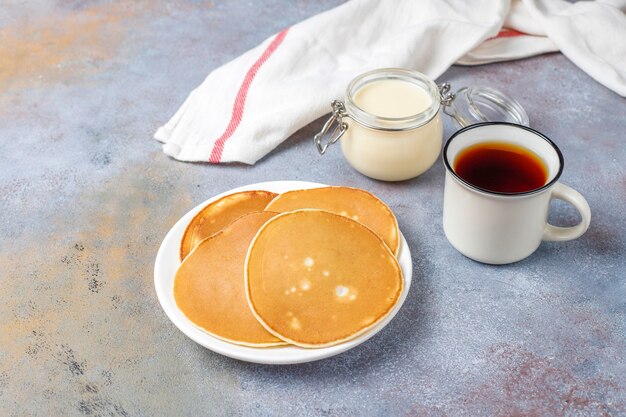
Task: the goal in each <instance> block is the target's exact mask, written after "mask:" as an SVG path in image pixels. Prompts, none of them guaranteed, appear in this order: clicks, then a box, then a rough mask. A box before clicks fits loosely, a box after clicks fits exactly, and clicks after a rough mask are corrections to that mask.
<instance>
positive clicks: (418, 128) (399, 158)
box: [314, 68, 528, 181]
mask: <svg viewBox="0 0 626 417" xmlns="http://www.w3.org/2000/svg"><path fill="white" fill-rule="evenodd" d="M331 106H332V114H331V116H330V118H329V119H328V121H327V122H326V124H325V125H324V127H323V129H322V131H321V132H319V133H318V134H317V135H315V137H314V141H315V145H316V146H317V150H318V151H319V153H320V154H324V153H325V152H326V151H327V149H328V147H329V146H330V145H332V144H333V143H335V142H337V141H339V140H340V139H341V141H340V142H341V149H342V151H343V155H344V157H345V159H346V160H347V161H348V163H349V164H350V165H352V167H353V168H355V169H356V170H357V171H359V172H360V173H362V174H364V175H367V176H368V177H371V178H374V179H377V180H383V181H402V180H407V179H410V178H414V177H417V176H418V175H420V174H422V173H423V172H425V171H426V170H428V169H429V168H430V167H431V166H432V165H433V164H434V163H435V161H437V159H438V157H439V153H440V152H441V146H442V141H443V123H442V118H441V115H440V112H439V109H440V108H441V107H443V108H444V109H445V110H446V111H445V112H446V114H448V115H449V116H451V117H453V118H454V119H455V120H456V121H457V123H458V124H459V125H461V126H465V125H467V124H472V123H476V122H480V121H487V120H502V121H512V122H516V123H520V124H526V125H527V124H528V120H527V116H526V114H525V112H524V111H523V109H522V108H521V106H519V104H517V102H515V101H514V100H512V99H510V98H509V97H507V96H505V95H504V94H502V93H500V92H499V91H497V90H493V89H490V88H488V87H470V88H463V89H461V90H459V91H458V92H457V93H456V94H452V93H450V85H449V84H447V83H446V84H442V85H440V86H437V85H436V84H435V83H434V82H433V81H432V80H431V79H430V78H428V77H427V76H426V75H424V74H422V73H420V72H417V71H413V70H409V69H403V68H382V69H377V70H373V71H369V72H366V73H364V74H361V75H359V76H358V77H356V78H355V79H353V80H352V81H351V82H350V84H349V85H348V88H347V89H346V96H345V101H339V100H335V101H333V102H332V104H331ZM524 118H525V119H524Z"/></svg>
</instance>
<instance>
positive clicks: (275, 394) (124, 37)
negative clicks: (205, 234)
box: [0, 0, 626, 416]
mask: <svg viewBox="0 0 626 417" xmlns="http://www.w3.org/2000/svg"><path fill="white" fill-rule="evenodd" d="M337 3H340V1H339V0H325V1H316V2H312V1H311V2H305V1H286V0H283V1H279V0H273V1H271V0H267V1H264V2H260V1H259V2H241V1H235V0H232V1H225V2H221V1H215V2H213V3H211V2H203V1H197V2H193V1H186V0H180V1H177V2H168V3H165V2H162V3H158V4H157V3H155V2H150V1H147V0H141V1H136V2H128V3H122V2H120V3H112V2H108V1H94V2H82V1H74V0H69V1H67V0H66V1H56V2H54V1H49V2H17V1H13V0H8V2H7V1H5V2H4V3H3V5H2V7H0V91H1V92H2V94H0V148H1V152H0V210H1V215H0V415H1V416H30V415H37V416H51V415H54V416H57V415H59V416H60V415H67V416H74V415H76V416H80V415H86V416H97V415H103V416H160V415H163V416H201V415H225V416H233V415H244V416H251V415H272V416H274V415H275V416H278V415H298V416H309V415H311V416H313V415H320V416H340V415H354V416H356V415H366V416H367V415H384V416H387V415H429V416H444V415H446V416H477V415H497V416H506V415H533V416H541V415H567V416H569V415H584V416H594V415H597V416H600V415H613V416H617V415H625V414H626V394H625V391H626V364H625V352H626V344H625V299H626V288H625V279H624V278H625V275H626V216H625V215H624V210H625V206H626V170H625V163H624V161H626V147H625V146H624V143H625V140H626V138H624V132H626V100H625V99H623V98H621V97H619V96H618V95H616V94H615V93H613V92H611V91H609V90H607V89H606V88H604V87H603V86H601V85H600V84H598V83H596V82H595V81H593V80H592V79H591V78H589V77H588V76H587V75H586V74H585V73H584V72H582V71H581V70H579V69H578V68H577V67H576V66H574V65H573V64H572V63H571V62H570V61H568V60H567V59H566V58H565V57H563V56H562V55H560V54H551V55H546V56H541V57H536V58H532V59H527V60H523V61H518V62H510V63H505V64H493V65H485V66H480V67H473V68H467V67H453V68H451V69H450V70H449V71H447V72H446V73H445V74H444V75H443V76H441V77H440V79H439V81H443V80H445V81H450V82H452V83H453V85H454V86H458V87H460V86H463V85H467V84H487V85H491V86H494V87H496V88H501V89H503V90H504V91H506V92H508V93H510V94H511V95H513V96H514V97H516V98H517V99H518V100H519V101H520V102H521V103H522V104H523V106H524V107H525V108H526V109H527V111H528V113H529V115H530V118H531V124H532V125H533V126H534V127H535V128H537V129H539V130H541V131H543V132H545V133H546V134H547V135H548V136H550V137H551V138H553V139H554V141H555V142H557V144H558V145H559V146H560V147H561V149H562V151H563V154H564V156H565V161H566V164H565V172H564V174H563V176H562V182H564V183H566V184H569V185H571V186H573V187H574V188H576V189H578V190H579V191H580V192H581V193H583V194H584V195H585V196H586V198H587V199H588V201H589V204H590V205H591V208H592V211H593V219H592V223H591V227H590V229H589V231H588V232H587V234H585V235H584V236H583V237H582V238H580V239H578V240H575V241H572V242H567V243H544V244H542V245H541V247H540V248H539V250H538V251H537V252H536V253H535V254H533V255H532V256H530V257H529V258H528V259H526V260H524V261H522V262H519V263H516V264H513V265H508V266H498V267H496V266H487V265H482V264H479V263H476V262H473V261H471V260H469V259H467V258H465V257H463V256H462V255H461V254H459V253H458V252H456V251H455V250H454V249H453V248H452V247H451V246H450V244H449V243H448V242H447V240H446V239H445V237H444V234H443V231H442V225H441V209H442V198H443V194H442V192H443V180H444V168H443V166H442V164H441V163H440V162H438V163H437V164H436V165H435V166H434V167H433V168H432V169H431V170H430V171H428V172H427V173H426V174H424V175H422V176H421V177H419V178H417V179H415V180H411V181H406V182H401V183H382V182H377V181H374V180H370V179H368V178H366V177H363V176H362V175H359V174H357V173H356V172H355V171H353V170H352V169H351V168H350V167H349V166H348V165H347V164H346V163H345V162H344V161H343V159H342V156H341V153H340V152H338V150H339V149H333V151H334V152H330V153H329V154H328V155H327V156H325V157H324V158H320V157H318V155H317V154H316V151H315V149H314V147H313V145H312V141H311V138H312V136H313V134H314V132H315V131H316V130H317V129H319V128H320V126H321V120H318V121H317V122H315V123H313V124H311V125H310V126H307V127H305V128H303V129H302V130H301V131H300V132H298V133H296V134H295V135H294V136H293V137H291V138H289V139H288V140H287V141H286V142H285V143H284V144H283V145H281V146H280V147H279V148H278V149H277V150H276V151H275V152H273V153H272V154H270V155H269V156H267V157H266V158H264V159H263V160H262V161H260V162H259V163H258V164H257V165H256V166H253V167H250V166H244V165H238V164H234V165H228V166H211V165H208V164H187V163H182V162H177V161H174V160H172V159H170V158H168V157H166V156H165V155H164V154H163V153H162V152H161V149H160V145H159V144H158V143H157V142H156V141H154V140H153V139H152V135H153V133H154V131H155V130H156V128H157V127H158V126H160V125H161V124H162V123H164V122H165V121H167V119H168V118H169V117H170V116H171V115H172V114H173V112H174V111H175V110H176V109H177V108H178V106H179V105H180V104H181V103H182V101H183V100H184V98H185V97H186V96H187V94H188V93H189V92H190V91H191V89H192V88H194V87H195V86H196V85H198V84H199V83H200V82H201V81H202V80H203V79H204V77H205V76H206V75H207V74H208V73H209V72H210V71H211V70H212V69H214V68H216V67H217V66H219V65H220V64H222V63H224V62H227V61H228V60H230V59H231V58H234V57H236V56H237V55H238V54H240V53H242V52H244V51H246V50H247V49H249V48H251V47H253V46H255V45H256V44H258V43H259V42H260V41H262V40H263V39H265V38H266V37H268V36H270V35H271V34H273V33H275V32H277V31H278V30H280V29H281V28H283V27H285V26H288V25H291V24H293V23H295V22H298V21H300V20H302V19H304V18H306V17H308V16H311V15H314V14H316V13H318V12H319V11H322V10H325V9H328V8H331V7H332V6H334V5H335V4H337ZM446 123H447V125H446V130H445V137H446V138H447V137H449V136H450V134H451V133H452V132H453V131H454V130H455V127H454V126H453V125H452V123H449V122H446ZM271 180H308V181H317V182H323V183H328V184H346V185H351V186H357V187H362V188H365V189H367V190H370V191H372V192H374V193H375V194H377V195H378V196H380V197H381V198H382V199H383V200H385V201H386V202H388V203H389V205H390V206H391V207H392V208H393V210H394V211H395V213H396V215H397V217H398V221H399V223H400V227H401V229H402V230H403V232H404V235H405V236H406V238H407V240H408V242H409V245H410V248H411V250H412V252H413V255H414V258H413V268H414V276H413V284H412V287H411V290H410V293H409V295H408V299H407V302H406V304H405V305H404V307H403V308H402V309H401V310H400V312H399V314H398V316H397V317H396V318H395V319H394V320H393V321H392V322H391V323H390V325H389V326H388V327H387V328H385V330H383V331H382V332H381V333H379V334H378V335H377V336H375V337H374V338H373V339H371V340H370V341H368V342H367V343H365V344H363V345H361V346H359V347H358V348H356V349H354V350H352V351H349V352H347V353H344V354H342V355H340V356H337V357H334V358H330V359H327V360H323V361H320V362H315V363H309V364H304V365H294V366H274V367H273V366H263V365H254V364H248V363H244V362H239V361H237V360H233V359H229V358H226V357H223V356H220V355H218V354H215V353H213V352H211V351H208V350H206V349H204V348H202V347H201V346H199V345H197V344H196V343H194V342H193V341H191V340H190V339H188V338H187V337H185V336H184V335H183V334H182V333H181V332H179V331H178V330H177V328H176V327H175V326H174V325H173V324H172V323H171V322H170V321H169V320H168V319H167V317H166V316H165V314H164V313H163V311H162V310H161V307H160V306H159V303H158V301H157V298H156V294H155V290H154V286H153V265H154V258H155V255H156V252H157V249H158V247H159V244H160V243H161V240H162V239H163V237H164V236H165V234H166V233H167V231H168V230H169V228H170V227H171V226H172V225H173V224H174V223H175V222H176V220H177V219H178V218H179V217H180V216H181V215H183V214H184V213H185V212H187V211H188V210H189V209H191V208H192V207H194V206H195V205H196V204H198V203H200V202H202V201H204V200H206V199H207V198H209V197H211V196H213V195H215V194H217V193H220V192H223V191H226V190H228V189H231V188H233V187H237V186H241V185H245V184H249V183H253V182H259V181H271ZM553 208H554V211H553V214H551V216H550V218H551V220H552V221H553V222H556V223H557V224H561V225H572V224H574V223H575V222H577V220H578V217H577V214H576V212H575V211H574V209H573V208H571V207H569V206H567V205H565V204H561V203H555V204H554V205H553Z"/></svg>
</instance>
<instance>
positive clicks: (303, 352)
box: [154, 181, 413, 365]
mask: <svg viewBox="0 0 626 417" xmlns="http://www.w3.org/2000/svg"><path fill="white" fill-rule="evenodd" d="M322 186H324V185H323V184H317V183H313V182H302V181H273V182H263V183H259V184H250V185H246V186H244V187H239V188H235V189H233V190H230V191H226V192H225V193H222V194H220V195H217V196H215V197H213V198H211V199H209V200H207V201H205V202H204V203H202V204H200V205H198V206H196V207H195V208H194V209H193V210H191V211H190V212H188V213H187V214H185V215H184V216H183V217H182V218H181V219H180V220H179V221H178V222H176V224H175V225H174V227H172V229H171V230H170V231H169V232H168V233H167V235H166V236H165V239H163V243H161V247H160V248H159V252H158V253H157V257H156V261H155V264H154V286H155V287H156V293H157V296H158V298H159V302H160V303H161V307H163V310H164V311H165V314H167V316H168V317H169V319H170V320H171V321H172V323H174V325H175V326H176V327H178V329H180V331H182V332H183V333H184V334H185V335H187V336H188V337H189V338H190V339H191V340H193V341H194V342H196V343H199V344H200V345H202V346H204V347H205V348H207V349H210V350H212V351H214V352H217V353H220V354H222V355H225V356H229V357H231V358H235V359H239V360H242V361H247V362H255V363H264V364H272V365H282V364H293V363H303V362H311V361H316V360H319V359H324V358H328V357H330V356H334V355H338V354H339V353H342V352H345V351H346V350H349V349H352V348H353V347H355V346H358V345H360V344H361V343H363V342H365V341H366V340H367V339H369V338H370V337H372V336H374V335H375V334H376V333H378V332H379V331H381V330H382V329H383V328H384V327H385V326H386V325H387V323H389V322H390V321H391V319H393V317H394V316H395V315H396V313H398V310H400V308H401V307H402V304H404V301H405V300H406V295H407V293H408V292H409V287H410V286H411V276H412V274H413V268H412V263H411V253H410V252H409V247H408V245H407V243H406V240H405V239H404V236H403V235H402V233H400V242H401V243H400V253H399V256H398V261H399V263H400V268H401V269H402V276H403V278H404V287H403V291H402V294H401V295H400V300H399V301H398V304H396V306H395V307H394V309H393V310H392V311H391V313H390V314H389V315H388V316H387V317H385V319H384V320H382V321H381V322H380V323H378V324H377V325H376V326H375V327H373V328H372V329H371V330H370V331H369V332H367V333H365V334H363V335H361V336H359V337H357V338H356V339H352V340H350V341H347V342H345V343H342V344H340V345H336V346H331V347H326V348H320V349H304V348H299V347H295V346H285V347H276V348H252V347H246V346H239V345H234V344H232V343H228V342H225V341H223V340H219V339H217V338H215V337H213V336H211V335H210V334H208V333H206V332H205V331H203V330H201V329H200V328H198V327H196V326H195V325H194V324H193V323H192V322H191V321H190V320H189V319H188V318H187V317H185V315H184V314H183V313H182V312H181V311H180V310H179V309H178V307H177V306H176V301H175V300H174V276H175V275H176V270H177V269H178V266H179V265H180V261H179V260H178V249H179V245H180V240H181V238H182V236H183V233H184V231H185V228H186V226H187V224H188V223H189V222H190V221H191V219H192V218H193V216H195V215H196V213H197V212H199V211H200V209H202V207H204V206H206V205H207V204H208V203H210V202H212V201H214V200H217V199H218V198H221V197H223V196H225V195H228V194H232V193H235V192H238V191H247V190H266V191H272V192H275V193H283V192H285V191H289V190H297V189H304V188H315V187H322Z"/></svg>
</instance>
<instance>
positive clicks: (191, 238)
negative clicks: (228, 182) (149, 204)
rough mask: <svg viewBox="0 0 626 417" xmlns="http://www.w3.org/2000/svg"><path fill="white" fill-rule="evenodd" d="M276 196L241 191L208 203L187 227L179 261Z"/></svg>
mask: <svg viewBox="0 0 626 417" xmlns="http://www.w3.org/2000/svg"><path fill="white" fill-rule="evenodd" d="M276 195H277V194H275V193H271V192H269V191H242V192H239V193H235V194H230V195H227V196H224V197H222V198H220V199H218V200H215V201H213V202H212V203H209V204H208V205H207V206H206V207H204V208H203V209H202V210H200V211H199V212H198V214H196V215H195V217H194V218H193V219H191V222H189V225H187V229H185V233H184V234H183V238H182V239H181V242H180V260H181V261H182V260H183V259H185V257H186V256H187V255H188V254H189V252H191V251H192V250H193V248H195V247H196V246H197V245H198V243H200V242H202V240H204V239H205V238H207V237H209V236H211V235H212V234H214V233H216V232H219V231H220V230H221V229H223V228H224V227H226V226H228V225H229V224H231V223H232V222H234V221H235V220H237V219H238V218H240V217H241V216H244V215H246V214H248V213H253V212H255V211H263V209H264V208H265V206H267V204H268V203H269V202H270V201H272V199H273V198H274V197H276Z"/></svg>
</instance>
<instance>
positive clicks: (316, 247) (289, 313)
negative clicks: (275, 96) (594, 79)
mask: <svg viewBox="0 0 626 417" xmlns="http://www.w3.org/2000/svg"><path fill="white" fill-rule="evenodd" d="M399 244H400V236H399V230H398V224H397V221H396V218H395V216H394V215H393V213H392V212H391V210H390V209H389V207H387V206H386V205H385V204H384V203H383V202H382V201H380V200H379V199H378V198H376V197H375V196H374V195H372V194H371V193H369V192H367V191H364V190H360V189H356V188H349V187H322V188H314V189H307V190H295V191H288V192H286V193H283V194H275V193H271V192H268V191H261V190H259V191H244V192H238V193H234V194H230V195H227V196H225V197H222V198H220V199H218V200H216V201H213V202H211V203H210V204H208V205H207V206H206V207H204V208H203V209H202V210H201V211H200V212H199V213H198V214H197V215H196V216H195V217H194V218H193V219H192V220H191V222H190V223H189V225H188V226H187V229H186V231H185V233H184V235H183V238H182V241H181V245H180V259H181V265H180V267H179V269H178V271H177V273H176V277H175V280H174V298H175V300H176V303H177V305H178V308H179V309H180V310H181V311H182V312H183V313H184V314H185V315H186V316H187V318H189V320H191V321H192V322H193V323H194V324H195V325H196V326H198V327H200V328H201V329H203V330H204V331H206V332H208V333H209V334H211V335H212V336H214V337H217V338H219V339H222V340H225V341H227V342H230V343H234V344H238V345H244V346H251V347H259V348H264V347H271V346H281V345H287V344H289V345H296V346H300V347H305V348H320V347H326V346H332V345H336V344H339V343H343V342H345V341H347V340H350V339H353V338H355V337H357V336H359V335H361V334H363V333H365V332H367V331H368V330H369V329H371V328H372V327H373V326H375V325H376V324H377V323H378V322H380V321H381V320H382V319H383V318H384V317H385V316H387V315H388V314H389V313H390V312H391V310H392V309H393V307H394V306H395V305H396V303H397V302H398V300H399V297H400V294H401V292H402V286H403V281H402V272H401V270H400V266H399V265H398V262H397V260H396V255H397V253H398V250H399Z"/></svg>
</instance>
